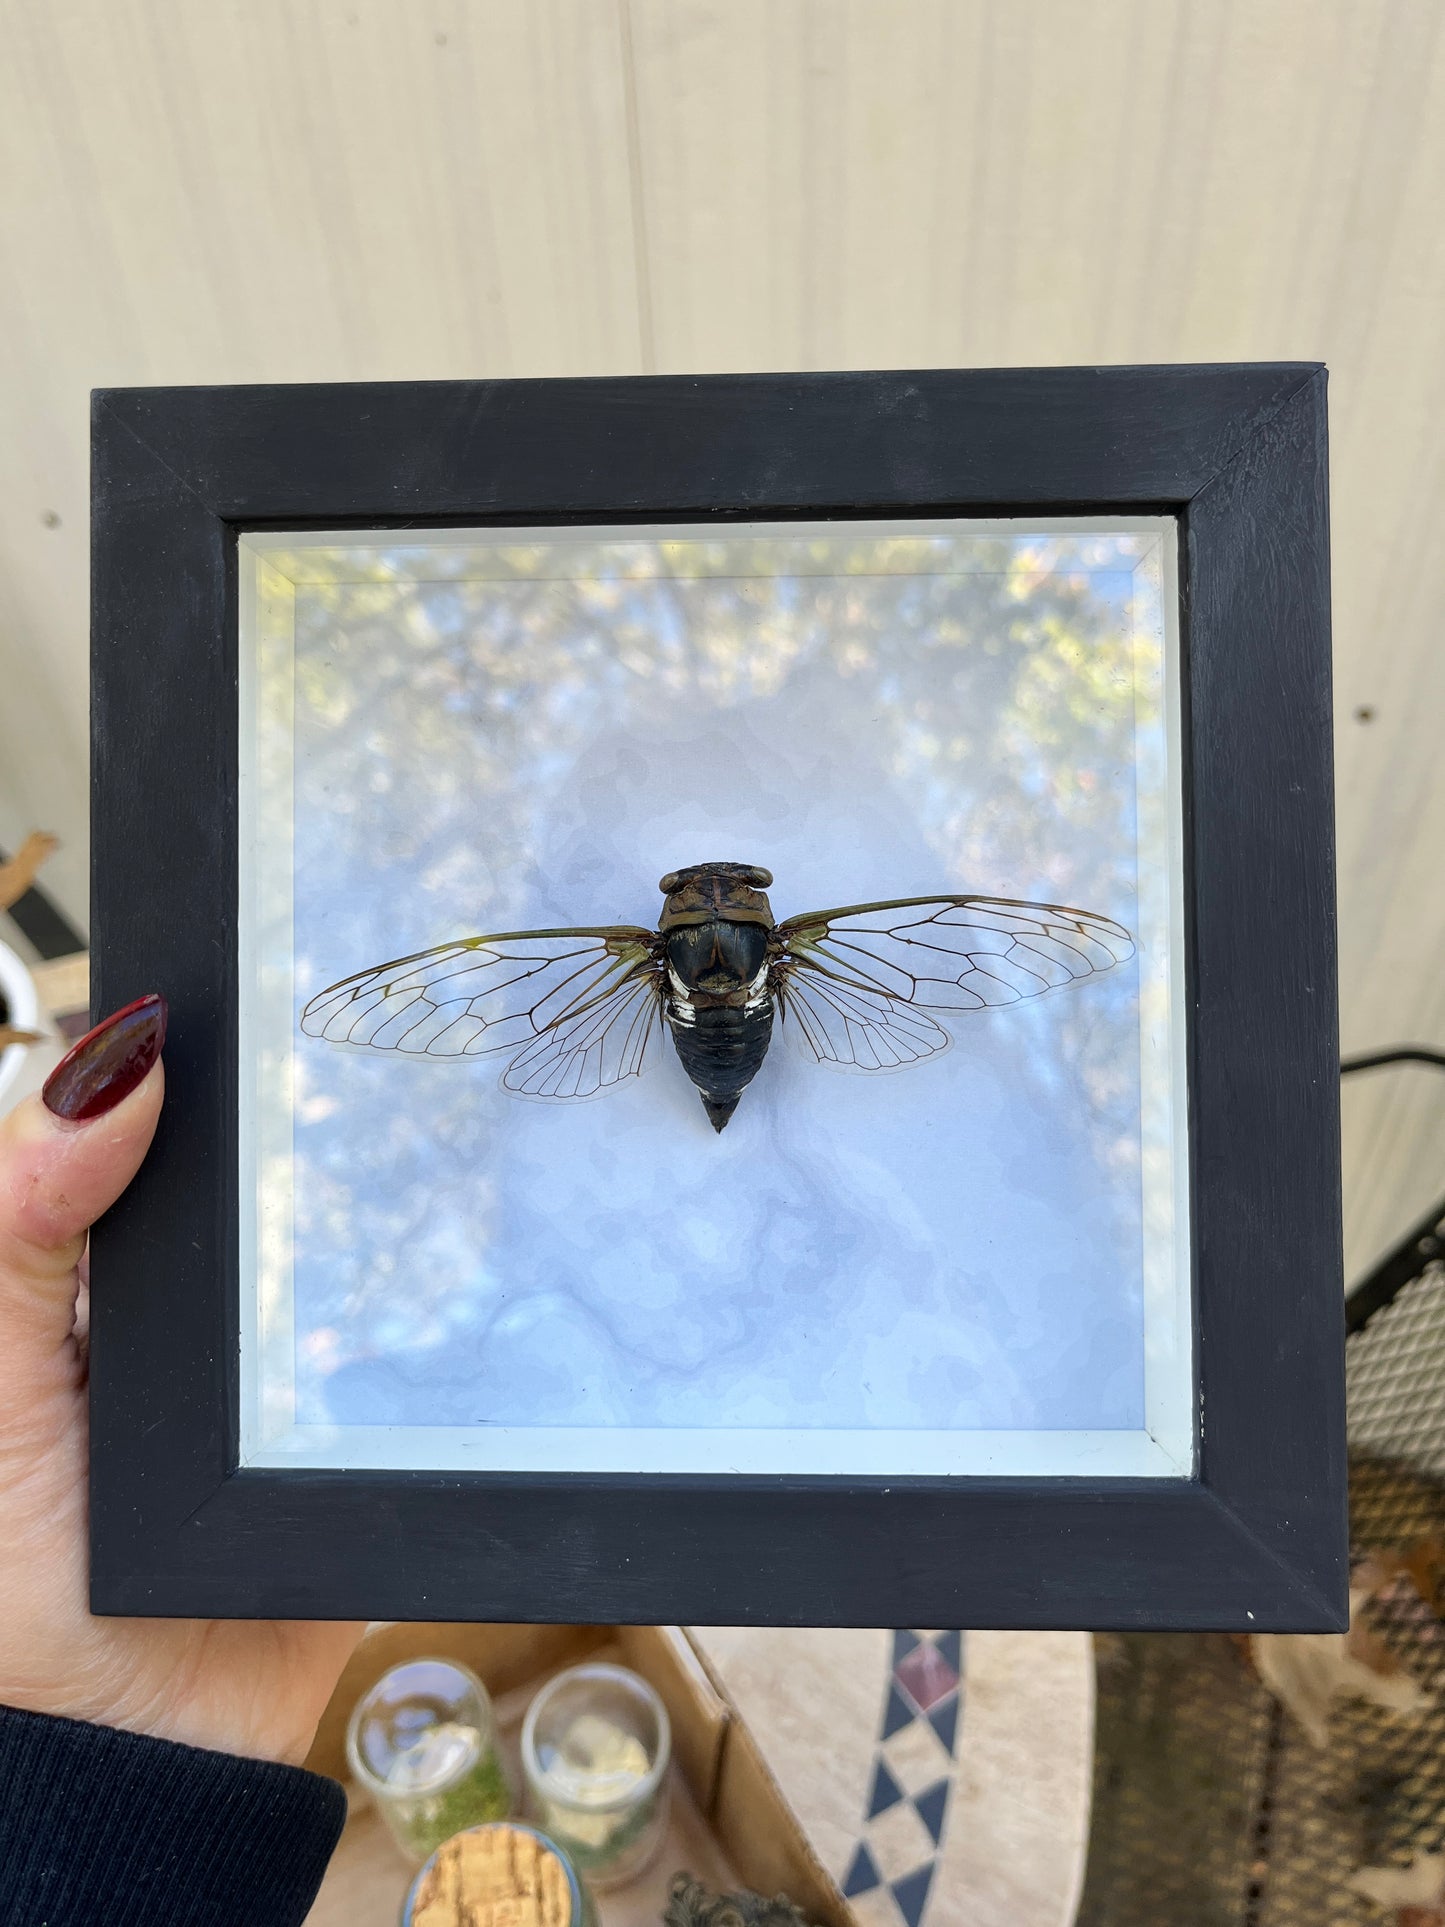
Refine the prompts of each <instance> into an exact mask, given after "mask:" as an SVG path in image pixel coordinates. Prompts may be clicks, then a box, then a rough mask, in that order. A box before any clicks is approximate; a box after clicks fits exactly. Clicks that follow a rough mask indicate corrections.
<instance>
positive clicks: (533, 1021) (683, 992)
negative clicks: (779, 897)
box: [301, 863, 1134, 1131]
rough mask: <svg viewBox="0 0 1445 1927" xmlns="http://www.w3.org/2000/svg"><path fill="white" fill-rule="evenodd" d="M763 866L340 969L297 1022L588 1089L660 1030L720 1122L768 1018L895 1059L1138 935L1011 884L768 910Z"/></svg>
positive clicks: (534, 1082) (868, 1064) (620, 1078)
mask: <svg viewBox="0 0 1445 1927" xmlns="http://www.w3.org/2000/svg"><path fill="white" fill-rule="evenodd" d="M772 881H773V878H772V872H771V871H769V870H764V869H761V868H759V867H758V866H757V865H756V864H751V863H694V864H691V865H689V866H688V867H687V868H686V869H683V870H672V871H669V873H668V874H667V875H666V876H665V877H664V878H663V879H662V881H661V883H660V885H659V886H658V887H659V888H660V889H661V890H662V892H663V895H664V898H665V902H664V903H663V907H662V915H661V917H660V918H659V920H658V924H657V927H656V929H653V930H649V929H645V928H644V927H643V926H641V925H640V924H638V925H633V924H606V925H596V926H585V925H584V926H580V927H578V928H577V929H571V930H511V931H504V932H502V933H501V934H499V935H497V936H486V937H462V938H459V939H458V940H457V941H456V942H454V943H444V944H438V945H437V946H436V947H435V948H434V949H431V950H422V951H419V952H418V953H417V954H416V955H415V956H411V957H399V958H397V959H396V960H395V962H393V963H384V964H377V965H376V966H374V968H372V969H370V970H363V971H360V972H358V974H357V975H356V976H354V977H346V978H344V979H343V980H342V981H341V982H340V983H337V984H333V985H331V987H330V988H329V989H327V990H323V991H321V992H320V994H319V995H317V996H315V997H313V998H312V999H311V1001H310V1002H309V1003H308V1004H307V1006H306V1008H305V1010H304V1011H303V1012H302V1014H301V1028H302V1029H303V1030H304V1031H305V1032H306V1033H307V1034H308V1035H309V1036H312V1037H325V1038H328V1039H329V1040H330V1041H331V1042H333V1043H338V1044H359V1045H364V1046H366V1047H367V1048H368V1049H371V1050H384V1051H400V1052H403V1053H405V1054H409V1055H413V1056H420V1057H457V1058H464V1057H480V1056H484V1055H487V1054H489V1053H491V1052H498V1053H502V1052H506V1053H509V1054H510V1058H509V1062H508V1064H507V1067H506V1069H505V1070H504V1071H503V1073H502V1080H501V1081H502V1088H503V1089H504V1090H506V1091H510V1092H511V1093H512V1094H513V1095H514V1096H516V1097H534V1098H542V1099H546V1100H550V1101H561V1100H568V1099H579V1098H590V1097H599V1096H601V1095H602V1093H603V1092H604V1091H608V1090H613V1089H615V1088H616V1087H617V1085H619V1084H623V1083H625V1082H626V1081H627V1080H628V1079H629V1078H633V1077H638V1076H640V1075H641V1074H642V1072H643V1070H644V1069H645V1068H646V1066H647V1064H648V1063H649V1061H650V1060H651V1058H652V1056H653V1054H654V1046H655V1043H656V1040H657V1039H658V1037H659V1036H660V1035H661V1034H662V1032H663V1031H664V1030H665V1031H666V1032H667V1033H668V1034H670V1036H671V1038H672V1042H673V1046H674V1048H675V1049H676V1051H677V1055H678V1057H679V1059H680V1060H681V1063H682V1067H683V1069H684V1070H685V1071H686V1073H687V1075H688V1076H689V1077H690V1078H691V1079H692V1081H693V1083H694V1084H695V1085H696V1086H697V1088H698V1090H699V1092H700V1093H701V1095H702V1102H703V1108H704V1109H705V1110H706V1112H707V1115H708V1117H709V1119H710V1120H711V1122H712V1125H713V1128H714V1129H715V1130H718V1131H721V1130H722V1129H723V1127H724V1125H726V1123H727V1121H728V1119H729V1118H730V1117H731V1116H732V1114H733V1112H734V1111H735V1110H736V1109H737V1106H738V1100H739V1098H740V1097H741V1096H742V1093H743V1091H744V1090H745V1089H746V1088H747V1086H748V1085H749V1084H750V1083H751V1082H752V1080H753V1078H754V1077H756V1076H757V1074H758V1072H759V1070H761V1068H762V1065H763V1061H764V1059H765V1058H766V1056H767V1054H768V1046H769V1044H770V1043H771V1042H772V1036H773V1023H774V1019H775V1018H776V1019H779V1020H781V1022H782V1024H783V1025H785V1026H790V1027H793V1028H795V1029H796V1032H797V1035H798V1039H799V1041H800V1043H801V1045H802V1047H803V1049H804V1050H805V1052H806V1053H807V1054H808V1055H810V1056H811V1057H812V1058H814V1059H815V1060H816V1061H817V1062H818V1063H819V1064H826V1065H830V1066H832V1067H833V1068H834V1069H838V1070H856V1071H896V1070H902V1069H903V1068H905V1067H906V1066H907V1065H909V1064H920V1063H923V1062H924V1061H925V1060H926V1059H927V1058H930V1057H937V1056H938V1055H939V1053H940V1052H942V1051H945V1050H947V1049H948V1047H949V1044H950V1043H951V1042H952V1039H951V1037H950V1034H949V1032H948V1030H947V1029H945V1027H944V1024H943V1023H941V1022H940V1021H939V1020H938V1018H937V1017H935V1016H934V1015H933V1014H932V1013H933V1012H935V1011H938V1012H943V1013H949V1014H950V1015H951V1014H955V1013H959V1012H963V1011H969V1010H991V1009H995V1008H997V1007H998V1006H999V1005H1001V1004H1015V1003H1019V1002H1021V1001H1022V1000H1023V999H1024V998H1026V997H1037V996H1040V995H1042V994H1043V993H1044V992H1045V991H1049V990H1060V989H1063V988H1064V987H1066V986H1067V985H1069V984H1073V983H1078V982H1079V981H1080V980H1081V979H1083V978H1086V977H1091V976H1095V975H1097V974H1098V973H1099V972H1101V971H1105V970H1108V969H1110V968H1111V967H1112V966H1113V965H1114V964H1116V963H1122V962H1123V961H1124V960H1125V959H1126V958H1128V957H1130V956H1132V954H1133V949H1134V945H1133V941H1132V939H1131V937H1130V935H1129V932H1128V931H1127V930H1125V929H1124V927H1123V926H1122V925H1121V924H1118V923H1115V922H1113V921H1112V919H1111V918H1109V917H1104V916H1100V915H1098V914H1097V913H1096V912H1095V911H1092V910H1074V909H1070V908H1069V907H1067V906H1066V905H1064V904H1058V903H1029V902H1024V901H1022V900H1015V899H1014V898H1011V897H979V896H936V897H895V898H891V899H888V900H886V901H883V902H879V903H852V904H848V905H845V906H844V907H842V908H840V909H836V910H811V911H808V912H807V913H806V914H805V915H803V916H798V917H788V918H787V919H786V920H785V921H784V922H782V923H778V922H775V920H774V918H773V911H772V906H771V904H770V903H769V902H768V899H767V896H766V894H765V893H766V891H767V889H768V887H769V885H770V884H771V883H772Z"/></svg>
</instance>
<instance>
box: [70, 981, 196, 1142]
mask: <svg viewBox="0 0 1445 1927" xmlns="http://www.w3.org/2000/svg"><path fill="white" fill-rule="evenodd" d="M165 1041H166V1000H165V998H164V997H157V996H150V997H137V998H136V1000H135V1002H134V1003H133V1004H127V1005H126V1006H125V1008H124V1009H123V1010H117V1011H114V1012H113V1013H112V1014H111V1015H110V1016H109V1017H107V1018H106V1020H105V1022H104V1023H103V1024H97V1025H96V1027H95V1029H94V1030H91V1031H87V1032H86V1034H85V1036H84V1037H82V1038H81V1040H80V1042H79V1043H78V1044H76V1045H74V1046H73V1047H72V1048H71V1049H70V1050H68V1051H67V1052H66V1054H65V1056H64V1057H62V1058H61V1060H60V1062H59V1063H58V1064H57V1065H56V1066H55V1069H54V1070H53V1071H52V1072H51V1073H50V1075H49V1077H47V1078H46V1080H45V1088H44V1090H43V1091H42V1092H41V1093H40V1095H41V1096H42V1097H43V1098H44V1100H45V1106H46V1109H47V1110H50V1111H53V1112H54V1113H55V1115H56V1116H57V1117H63V1118H66V1119H67V1120H68V1121H69V1122H70V1123H72V1124H84V1123H86V1122H87V1121H88V1120H89V1119H90V1118H93V1117H101V1116H102V1115H103V1114H104V1113H105V1112H106V1111H108V1110H110V1109H112V1108H113V1107H114V1106H115V1105H117V1104H119V1103H120V1101H121V1099H122V1098H123V1097H129V1096H130V1094H131V1092H132V1091H133V1090H134V1089H135V1087H136V1085H137V1084H139V1083H140V1081H141V1079H142V1078H143V1077H144V1076H145V1074H146V1072H147V1071H148V1070H149V1069H150V1067H151V1065H152V1064H154V1062H155V1061H156V1059H157V1058H158V1057H159V1056H160V1054H161V1045H162V1044H164V1042H165Z"/></svg>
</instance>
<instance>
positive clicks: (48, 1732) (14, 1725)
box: [0, 1707, 346, 1927]
mask: <svg viewBox="0 0 1445 1927" xmlns="http://www.w3.org/2000/svg"><path fill="white" fill-rule="evenodd" d="M345 1818H346V1795H345V1794H344V1793H343V1792H342V1790H341V1788H340V1787H339V1786H338V1785H337V1784H336V1782H335V1781H334V1780H324V1779H322V1778H321V1777H320V1776H319V1775H318V1774H315V1773H305V1772H303V1771H302V1770H301V1769H300V1768H299V1767H294V1766H276V1765H273V1764H272V1763H271V1762H269V1761H266V1760H243V1759H238V1758H237V1757H236V1756H235V1755H234V1754H231V1753H210V1752H207V1751H205V1750H204V1749H203V1748H201V1747H196V1746H181V1745H179V1744H177V1743H176V1742H174V1741H171V1740H152V1739H145V1738H142V1737H141V1736H140V1735H138V1734H135V1733H120V1732H116V1731H115V1730H114V1729H113V1728H111V1727H106V1726H87V1725H85V1724H84V1723H83V1722H81V1721H79V1720H63V1719H52V1718H49V1717H48V1716H46V1715H44V1714H41V1713H18V1712H15V1711H13V1710H12V1709H10V1708H9V1707H0V1927H38V1923H41V1922H44V1924H45V1927H101V1924H102V1923H103V1927H300V1923H301V1922H302V1921H303V1920H304V1919H305V1917H306V1913H307V1910H308V1908H309V1907H310V1905H311V1903H312V1901H313V1900H314V1899H315V1897H316V1890H317V1888H318V1887H319V1886H320V1885H321V1876H322V1875H323V1874H324V1873H325V1871H326V1863H327V1861H328V1860H329V1859H330V1858H331V1854H332V1850H333V1849H334V1848H335V1846H336V1842H337V1840H338V1839H339V1837H340V1834H341V1828H342V1824H343V1822H344V1821H345Z"/></svg>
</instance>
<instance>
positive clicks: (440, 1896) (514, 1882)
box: [401, 1820, 596, 1927]
mask: <svg viewBox="0 0 1445 1927" xmlns="http://www.w3.org/2000/svg"><path fill="white" fill-rule="evenodd" d="M401 1927H596V1915H595V1914H594V1913H593V1910H592V1902H591V1900H590V1899H589V1898H588V1895H587V1890H586V1888H585V1887H584V1886H583V1885H582V1883H581V1881H580V1880H579V1879H578V1878H577V1869H576V1868H575V1867H574V1866H573V1865H572V1863H571V1861H570V1860H569V1859H568V1858H567V1856H566V1854H565V1853H564V1852H563V1851H562V1849H561V1848H560V1847H559V1846H558V1845H557V1842H556V1841H555V1840H549V1839H548V1838H547V1837H546V1835H545V1834H542V1833H538V1831H537V1830H536V1828H535V1827H528V1826H524V1825H523V1824H522V1823H521V1821H519V1820H505V1821H501V1822H498V1823H496V1824H494V1825H492V1826H486V1827H469V1828H468V1829H467V1831H466V1832H465V1833H458V1834H455V1835H454V1836H453V1837H452V1838H451V1839H450V1840H448V1841H446V1842H444V1843H443V1845H442V1846H440V1847H438V1849H437V1851H436V1852H435V1853H434V1854H433V1855H432V1856H431V1858H430V1859H429V1860H428V1861H427V1863H426V1865H425V1866H424V1867H423V1868H422V1870H421V1872H420V1873H419V1874H418V1875H417V1877H416V1879H415V1880H414V1881H413V1882H412V1885H411V1892H410V1893H409V1894H408V1895H407V1897H406V1904H405V1905H404V1906H403V1908H402V1910H401Z"/></svg>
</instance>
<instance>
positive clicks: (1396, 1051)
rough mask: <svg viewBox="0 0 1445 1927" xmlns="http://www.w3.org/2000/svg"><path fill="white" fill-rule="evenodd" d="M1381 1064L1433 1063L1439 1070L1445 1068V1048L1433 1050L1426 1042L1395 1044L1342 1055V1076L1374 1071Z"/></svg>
mask: <svg viewBox="0 0 1445 1927" xmlns="http://www.w3.org/2000/svg"><path fill="white" fill-rule="evenodd" d="M1380 1064H1433V1065H1434V1066H1435V1067H1436V1069H1437V1070H1445V1050H1431V1049H1430V1047H1429V1046H1428V1045H1426V1044H1395V1045H1392V1047H1391V1048H1390V1049H1389V1050H1372V1051H1366V1052H1364V1054H1363V1055H1362V1056H1359V1057H1342V1058H1341V1059H1340V1076H1341V1077H1348V1076H1349V1075H1350V1073H1351V1071H1372V1070H1374V1069H1375V1068H1376V1067H1377V1066H1378V1065H1380Z"/></svg>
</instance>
